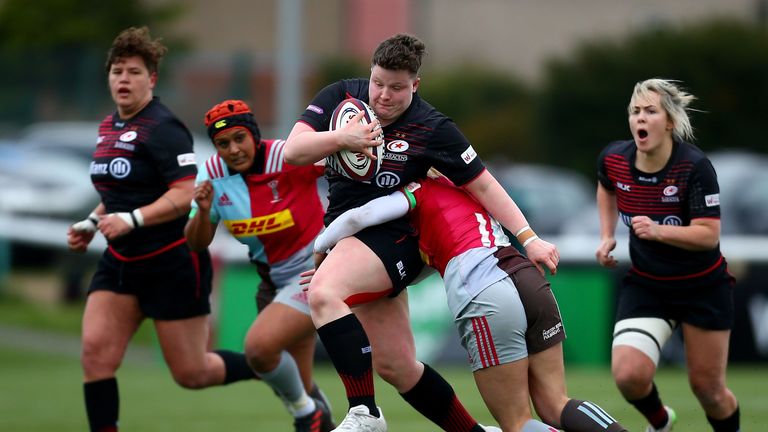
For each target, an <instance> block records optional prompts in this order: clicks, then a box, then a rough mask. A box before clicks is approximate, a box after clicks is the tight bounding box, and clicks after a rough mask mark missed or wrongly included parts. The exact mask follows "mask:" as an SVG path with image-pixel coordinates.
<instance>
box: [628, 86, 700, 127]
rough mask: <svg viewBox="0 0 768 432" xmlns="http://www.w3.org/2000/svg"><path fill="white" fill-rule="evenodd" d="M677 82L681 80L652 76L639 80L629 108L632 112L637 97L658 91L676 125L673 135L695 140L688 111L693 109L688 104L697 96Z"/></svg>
mask: <svg viewBox="0 0 768 432" xmlns="http://www.w3.org/2000/svg"><path fill="white" fill-rule="evenodd" d="M677 82H679V81H675V80H666V79H661V78H651V79H647V80H645V81H640V82H638V83H637V84H635V88H634V90H633V91H632V97H631V98H630V101H629V106H628V107H627V109H628V111H629V113H630V114H631V113H632V107H633V106H634V105H635V100H636V99H637V98H647V97H648V96H649V93H651V92H653V93H656V94H658V95H659V97H660V101H661V107H662V108H664V111H666V112H667V115H668V116H669V118H670V119H671V120H672V124H673V125H674V128H673V129H672V136H673V137H674V138H675V139H676V140H678V141H682V140H688V141H693V139H694V136H693V126H691V120H690V119H689V118H688V111H689V110H691V111H693V110H692V109H690V108H688V105H689V104H690V103H691V102H693V101H694V100H696V96H694V95H692V94H689V93H686V92H685V91H683V90H682V89H681V88H680V87H679V86H678V85H677V84H676V83H677Z"/></svg>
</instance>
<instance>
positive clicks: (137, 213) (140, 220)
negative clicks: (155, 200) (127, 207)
mask: <svg viewBox="0 0 768 432" xmlns="http://www.w3.org/2000/svg"><path fill="white" fill-rule="evenodd" d="M131 216H133V219H134V222H136V223H135V225H136V226H137V227H143V226H144V215H143V214H141V210H139V209H134V210H133V211H132V212H131Z"/></svg>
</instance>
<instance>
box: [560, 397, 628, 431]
mask: <svg viewBox="0 0 768 432" xmlns="http://www.w3.org/2000/svg"><path fill="white" fill-rule="evenodd" d="M560 428H562V429H565V430H567V431H569V432H603V431H605V432H627V429H625V428H624V426H622V425H620V424H619V423H618V422H617V421H616V419H614V418H613V417H611V415H610V414H608V413H607V412H605V410H604V409H602V408H600V407H599V406H598V405H597V404H594V403H592V402H590V401H580V400H576V399H571V400H569V401H568V403H566V404H565V407H564V408H563V412H562V413H561V414H560Z"/></svg>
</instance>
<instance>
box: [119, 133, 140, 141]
mask: <svg viewBox="0 0 768 432" xmlns="http://www.w3.org/2000/svg"><path fill="white" fill-rule="evenodd" d="M137 136H139V134H137V133H136V131H128V132H125V133H123V134H122V135H120V138H119V139H120V141H122V142H131V141H133V140H135V139H136V137H137Z"/></svg>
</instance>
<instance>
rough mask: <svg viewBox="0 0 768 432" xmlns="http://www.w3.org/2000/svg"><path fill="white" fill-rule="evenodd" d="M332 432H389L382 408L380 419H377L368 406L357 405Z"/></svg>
mask: <svg viewBox="0 0 768 432" xmlns="http://www.w3.org/2000/svg"><path fill="white" fill-rule="evenodd" d="M377 408H379V407H377ZM332 432H387V422H386V420H384V412H383V411H381V408H379V417H376V416H372V415H371V412H370V411H369V410H368V407H367V406H365V405H357V406H353V407H352V408H350V409H349V412H348V413H347V416H346V417H344V420H342V421H341V423H339V425H338V426H337V427H336V429H334V430H333V431H332Z"/></svg>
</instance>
